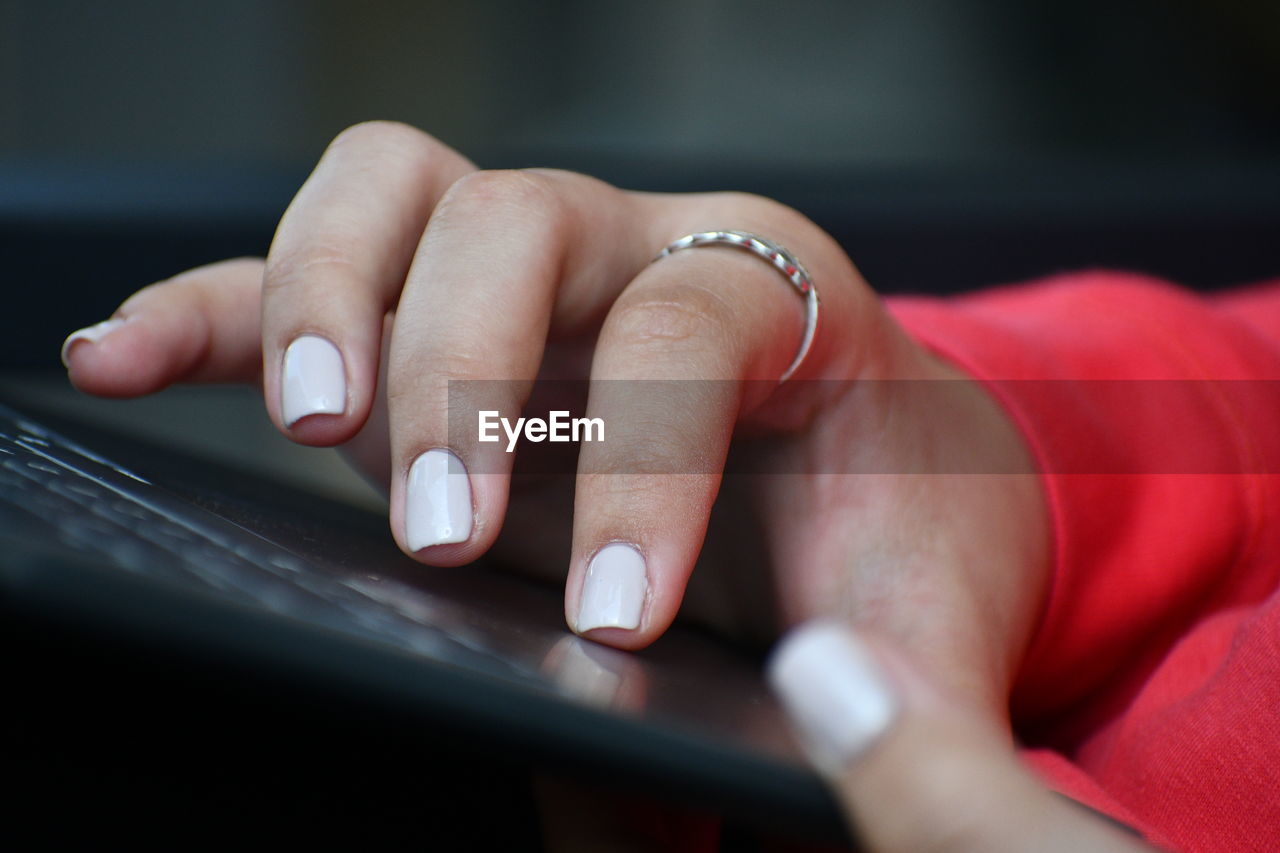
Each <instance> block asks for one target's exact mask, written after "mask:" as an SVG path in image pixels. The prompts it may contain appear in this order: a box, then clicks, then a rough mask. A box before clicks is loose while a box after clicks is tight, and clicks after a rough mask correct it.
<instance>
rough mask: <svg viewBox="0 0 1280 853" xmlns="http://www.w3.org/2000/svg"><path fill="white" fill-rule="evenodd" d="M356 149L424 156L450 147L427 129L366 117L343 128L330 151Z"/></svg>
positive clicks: (334, 139) (363, 151)
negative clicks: (366, 119) (367, 118)
mask: <svg viewBox="0 0 1280 853" xmlns="http://www.w3.org/2000/svg"><path fill="white" fill-rule="evenodd" d="M349 150H356V151H359V152H361V153H366V152H373V153H376V154H380V155H401V156H405V155H407V156H424V155H431V154H436V153H439V152H440V151H442V150H446V146H445V145H444V143H442V142H440V141H439V140H437V139H436V138H435V137H434V136H432V135H431V134H429V133H427V132H426V131H423V130H419V129H418V128H416V127H413V126H411V125H407V124H404V123H403V122H398V121H383V120H374V121H362V122H360V123H359V124H353V125H351V126H350V127H348V128H346V129H345V130H343V131H342V132H341V133H339V134H338V135H337V136H335V137H334V138H333V141H332V142H330V143H329V148H328V152H326V153H330V152H334V153H336V152H342V153H345V152H347V151H349Z"/></svg>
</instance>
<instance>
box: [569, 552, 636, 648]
mask: <svg viewBox="0 0 1280 853" xmlns="http://www.w3.org/2000/svg"><path fill="white" fill-rule="evenodd" d="M648 588H649V582H648V580H647V579H646V577H645V566H644V557H642V556H641V555H640V552H639V551H637V550H636V549H635V547H633V546H631V545H627V544H625V543H623V542H614V543H613V544H611V545H606V546H604V547H603V548H601V549H600V550H599V551H597V552H596V555H595V556H594V557H592V558H591V563H590V564H589V565H588V566H587V577H586V580H585V581H583V584H582V601H581V603H580V604H579V605H578V620H577V630H578V633H579V634H581V633H584V632H586V631H590V630H591V629H592V628H627V629H635V628H639V627H640V614H641V612H642V611H643V610H644V596H645V592H646V591H647V590H648Z"/></svg>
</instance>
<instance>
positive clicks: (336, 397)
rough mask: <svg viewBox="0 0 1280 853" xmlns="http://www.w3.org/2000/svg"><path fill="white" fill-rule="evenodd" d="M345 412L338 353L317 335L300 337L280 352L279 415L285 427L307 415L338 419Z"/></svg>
mask: <svg viewBox="0 0 1280 853" xmlns="http://www.w3.org/2000/svg"><path fill="white" fill-rule="evenodd" d="M346 408H347V373H346V370H345V369H344V368H343V366H342V353H340V352H338V348H337V347H336V346H334V345H333V344H332V343H331V342H329V341H327V340H325V339H324V338H322V337H319V336H317V335H300V336H299V337H298V338H296V339H295V340H294V342H293V343H291V344H289V348H288V349H287V350H285V351H284V371H283V376H282V377H281V383H280V414H281V416H282V417H283V418H284V425H285V426H287V427H288V426H293V425H294V424H295V423H297V422H298V421H300V420H302V419H303V418H305V417H306V416H307V415H319V414H326V415H340V414H342V413H343V412H344V411H346Z"/></svg>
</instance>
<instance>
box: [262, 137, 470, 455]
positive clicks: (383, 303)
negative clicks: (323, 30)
mask: <svg viewBox="0 0 1280 853" xmlns="http://www.w3.org/2000/svg"><path fill="white" fill-rule="evenodd" d="M473 169H474V166H472V164H471V163H470V162H469V161H468V160H467V159H466V158H464V157H462V155H460V154H458V153H457V152H455V151H453V150H452V149H450V148H448V147H447V146H445V145H443V144H442V143H440V142H438V141H436V140H435V139H433V138H432V137H430V136H428V135H427V134H425V133H422V132H421V131H418V130H416V129H414V128H411V127H408V126H406V125H401V124H396V123H393V122H369V123H366V124H360V125H356V126H354V127H351V128H348V129H347V130H346V131H344V132H343V133H341V134H339V135H338V137H337V138H336V139H335V140H334V141H333V142H332V143H331V144H330V145H329V148H328V149H327V150H326V151H325V153H324V155H323V156H322V157H321V158H320V162H319V163H318V164H317V165H316V168H315V171H314V172H313V173H312V174H311V177H310V178H308V179H307V182H306V183H305V184H304V185H303V187H302V189H301V190H300V191H299V192H298V195H297V196H296V197H295V198H294V200H293V203H292V204H290V205H289V209H288V210H287V211H285V214H284V216H283V218H282V219H281V221H280V227H279V229H278V230H277V231H276V236H275V239H274V240H273V241H272V244H271V250H270V252H269V253H268V255H267V268H266V276H265V279H264V282H263V289H264V293H263V302H262V358H263V364H264V365H265V366H266V370H265V375H264V393H265V396H266V403H267V410H268V412H269V413H270V415H271V418H272V420H273V421H274V422H275V424H276V426H277V427H278V428H279V429H280V430H281V431H282V432H284V433H285V434H286V435H288V436H290V437H291V438H293V439H294V440H295V441H299V442H302V443H304V444H316V445H331V444H337V443H340V442H342V441H345V440H346V439H348V438H350V437H351V436H352V435H354V434H355V433H356V432H358V431H359V429H360V428H361V426H362V425H363V424H364V422H365V419H366V418H367V417H368V415H369V411H370V408H371V406H372V403H373V398H374V392H375V389H376V386H377V375H378V363H379V361H378V358H379V353H380V351H381V335H382V321H383V317H384V316H385V315H386V313H387V311H388V310H389V309H390V308H391V307H392V306H393V305H394V304H395V300H396V298H397V297H398V296H399V293H400V290H401V287H402V286H403V284H404V280H405V274H406V273H407V271H408V269H409V263H410V261H411V260H412V258H413V252H414V247H415V246H417V244H418V240H419V238H420V237H421V236H422V232H423V229H424V228H425V227H426V224H427V221H428V219H429V218H430V216H431V211H432V209H433V208H434V207H435V205H436V202H437V201H438V200H439V199H440V197H441V196H442V195H443V194H444V192H445V191H446V190H447V189H448V188H449V186H450V185H451V184H452V183H453V182H454V181H456V180H457V179H458V178H459V177H461V176H462V175H464V174H466V173H467V172H469V171H471V170H473Z"/></svg>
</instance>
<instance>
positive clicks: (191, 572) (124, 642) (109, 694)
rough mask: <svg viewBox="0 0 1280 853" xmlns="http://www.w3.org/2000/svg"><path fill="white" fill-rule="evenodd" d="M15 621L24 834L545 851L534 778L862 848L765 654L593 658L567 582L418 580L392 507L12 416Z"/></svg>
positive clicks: (5, 468) (7, 471) (14, 729)
mask: <svg viewBox="0 0 1280 853" xmlns="http://www.w3.org/2000/svg"><path fill="white" fill-rule="evenodd" d="M0 608H2V612H0V619H2V620H3V621H2V622H0V624H2V625H3V630H4V633H5V635H6V640H7V643H6V647H7V648H8V650H9V652H8V655H7V657H8V658H9V659H10V665H9V667H8V669H9V671H10V672H9V677H8V689H7V690H6V693H7V694H8V697H7V699H6V700H5V705H6V707H7V710H6V715H7V716H9V717H10V720H9V723H8V724H7V725H6V727H5V728H6V730H7V731H8V736H7V740H8V746H7V747H6V752H7V753H8V760H7V764H8V772H9V773H10V775H11V778H15V779H17V780H18V781H19V782H20V786H19V787H20V788H22V790H23V792H24V793H23V794H22V795H20V796H19V797H18V798H17V799H11V800H10V807H11V808H10V813H11V816H12V817H13V818H14V819H13V820H9V821H6V823H7V824H8V825H9V828H8V829H5V830H3V831H4V832H15V831H22V830H20V828H21V827H23V826H24V825H28V824H29V825H31V826H36V827H38V828H39V829H40V831H41V832H42V834H44V837H47V838H58V837H61V836H59V835H58V833H59V832H64V831H65V832H71V833H73V836H74V837H81V836H79V835H78V833H79V832H80V831H84V832H85V833H86V834H87V835H89V836H90V837H93V838H96V839H98V840H103V838H104V835H105V836H107V837H112V836H113V835H114V836H115V837H119V838H121V839H129V838H132V837H134V835H137V834H139V833H140V834H142V835H146V834H147V828H148V827H151V828H153V829H154V827H155V826H158V825H159V822H160V818H162V817H168V818H174V819H177V820H179V821H181V822H183V823H184V824H185V825H186V826H188V827H191V826H192V825H195V826H199V827H202V832H213V831H215V829H216V828H218V827H221V828H222V829H224V830H225V831H227V833H228V834H229V835H235V836H237V837H239V836H240V835H241V834H242V833H243V831H245V830H246V829H247V828H248V826H249V825H250V824H252V825H255V826H256V825H258V824H260V823H263V822H265V823H268V824H272V825H273V826H274V827H275V828H276V829H278V830H282V831H284V832H285V833H286V834H287V835H288V836H289V837H290V838H292V839H294V840H297V839H299V838H306V837H308V832H314V835H311V836H310V837H313V838H321V839H322V838H326V837H332V836H331V835H330V833H332V832H337V831H339V830H350V831H352V832H355V833H367V835H366V838H367V839H368V840H371V841H372V840H375V839H378V838H380V837H381V838H393V839H399V840H404V841H406V842H415V843H416V842H418V841H424V840H426V841H429V840H431V839H432V838H435V839H437V840H438V839H439V837H441V833H446V834H449V833H452V832H454V831H455V830H456V831H459V832H468V831H469V832H470V833H471V835H470V836H469V837H471V838H472V839H474V840H475V841H476V846H482V845H481V844H480V842H482V841H484V840H485V839H486V838H489V840H491V841H492V840H495V839H496V842H495V843H503V844H508V843H518V842H519V840H523V841H524V842H525V846H526V847H527V844H528V843H530V839H536V835H537V833H536V828H537V815H536V814H535V813H534V811H533V808H532V805H531V804H530V803H531V801H530V800H529V798H528V797H527V796H525V794H526V793H527V789H526V788H524V787H523V786H524V785H525V784H526V783H525V782H524V781H523V780H524V779H525V778H526V777H527V771H528V770H533V771H536V772H546V773H550V774H554V775H557V776H559V777H563V778H569V779H573V780H576V782H577V784H580V785H585V786H589V787H594V788H599V789H601V790H605V791H614V792H621V793H625V794H627V795H629V796H638V797H641V798H644V799H646V800H650V801H653V802H655V803H660V804H664V805H670V806H675V807H677V808H679V809H688V810H693V811H695V812H710V813H715V814H718V815H721V816H723V817H724V819H725V822H726V823H725V826H726V828H727V830H731V831H728V834H727V835H725V836H724V838H737V839H738V840H739V841H741V840H743V839H750V838H754V837H756V836H757V835H762V836H765V837H770V838H790V839H799V840H809V841H836V842H840V841H842V840H845V841H847V839H846V837H845V834H844V829H843V824H842V822H841V820H840V817H839V812H838V810H837V807H836V805H835V803H834V801H833V800H832V798H831V796H830V795H829V793H828V792H827V790H826V789H825V788H824V786H823V785H822V783H821V782H820V780H819V779H818V778H817V777H816V776H815V775H814V774H813V773H812V772H811V771H810V770H809V769H808V768H807V766H806V765H805V762H804V760H803V758H802V757H801V753H800V752H799V749H798V748H797V746H796V744H795V743H794V742H793V741H792V739H791V736H790V732H789V728H788V725H787V723H786V720H785V718H784V716H783V713H782V711H781V709H780V707H779V706H778V705H777V704H776V703H775V701H774V699H773V697H772V696H771V695H770V693H769V691H768V689H767V687H766V686H765V684H764V681H763V679H762V676H761V671H760V660H759V658H758V655H753V654H750V653H748V652H745V651H743V650H740V649H737V648H734V647H731V646H729V645H727V644H724V643H722V642H720V641H718V640H716V639H715V638H712V637H710V636H707V635H703V634H701V633H698V632H697V631H695V630H693V629H691V628H688V627H682V626H676V627H675V628H673V629H672V630H671V631H670V632H669V634H668V635H667V636H664V637H663V638H662V639H661V640H660V641H659V642H658V643H656V644H655V645H654V646H653V647H652V648H650V649H648V650H645V651H643V652H639V653H628V652H622V651H618V650H615V649H611V648H607V647H604V646H601V645H598V644H594V643H591V642H589V641H586V640H582V639H581V638H578V637H576V636H574V635H573V634H572V633H571V632H569V631H568V630H567V628H566V627H565V624H564V617H563V610H562V592H561V590H560V589H558V588H551V587H546V586H542V585H539V584H537V583H535V582H533V581H529V580H526V579H523V578H520V577H517V576H515V575H513V574H511V573H507V572H502V571H499V570H498V569H497V568H496V567H493V566H489V565H486V564H484V563H480V564H474V565H470V566H464V567H460V568H452V569H441V568H435V567H428V566H423V565H420V564H418V563H416V562H414V561H413V560H411V559H410V558H408V557H407V556H405V555H404V554H402V553H401V552H400V551H399V550H398V549H397V548H396V547H395V545H394V543H393V542H392V540H391V536H390V534H389V532H388V531H387V525H386V519H385V518H384V517H381V516H380V515H379V514H377V513H373V512H370V511H367V510H362V509H358V508H354V507H352V506H349V505H347V504H344V503H341V502H338V501H334V500H329V499H326V498H323V497H319V496H316V495H314V494H309V493H306V492H303V491H300V490H297V489H294V488H291V487H289V486H286V485H283V484H281V483H278V482H275V481H273V480H269V479H265V478H262V477H259V476H255V475H253V474H251V473H248V472H245V471H239V470H235V469H234V468H231V467H228V466H227V465H225V464H221V463H212V462H210V461H208V460H204V459H200V458H197V457H194V456H189V455H186V454H184V453H181V452H178V451H175V450H172V449H168V448H161V447H159V446H153V445H150V444H147V443H145V442H141V441H138V440H136V439H133V438H130V437H127V436H123V435H119V434H115V433H111V432H109V431H106V430H103V429H101V428H99V427H97V426H95V425H93V424H90V423H82V422H76V421H73V420H66V419H63V418H60V417H58V416H55V415H53V414H51V413H48V412H41V411H37V410H34V409H32V408H31V407H29V406H24V405H23V404H21V403H17V402H14V401H8V402H4V401H0ZM495 812H497V813H499V814H501V819H498V818H496V817H495V816H494V815H495ZM451 820H452V822H453V823H456V824H464V826H461V827H460V826H453V825H451ZM111 827H113V829H110V828H111ZM504 827H505V828H504ZM155 832H157V833H159V832H160V830H158V829H155ZM503 832H507V834H506V835H503V834H502V833H503ZM50 833H52V834H50ZM486 833H488V835H486ZM495 833H496V834H495ZM68 837H71V836H68ZM153 840H154V839H153ZM748 846H749V845H748Z"/></svg>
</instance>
